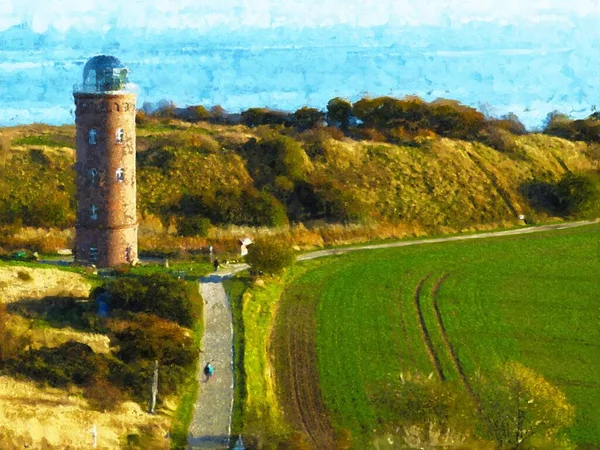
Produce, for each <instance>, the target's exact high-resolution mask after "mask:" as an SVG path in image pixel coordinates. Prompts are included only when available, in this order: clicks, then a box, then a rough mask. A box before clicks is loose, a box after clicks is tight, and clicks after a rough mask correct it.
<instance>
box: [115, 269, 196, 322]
mask: <svg viewBox="0 0 600 450" xmlns="http://www.w3.org/2000/svg"><path fill="white" fill-rule="evenodd" d="M107 290H108V292H109V294H110V295H109V299H108V306H109V308H110V309H123V310H127V311H133V312H145V313H149V314H156V315H157V316H159V317H162V318H164V319H167V320H172V321H174V322H177V323H178V324H180V325H182V326H184V327H188V328H191V327H192V325H193V323H194V314H193V306H192V303H191V301H190V299H189V296H188V292H187V289H186V286H185V283H182V282H181V281H178V280H176V279H175V278H173V277H171V276H170V275H167V274H164V273H156V274H151V275H142V276H140V277H135V278H134V277H131V278H130V277H127V278H118V279H117V280H115V281H114V282H112V283H111V284H109V285H108V286H107Z"/></svg>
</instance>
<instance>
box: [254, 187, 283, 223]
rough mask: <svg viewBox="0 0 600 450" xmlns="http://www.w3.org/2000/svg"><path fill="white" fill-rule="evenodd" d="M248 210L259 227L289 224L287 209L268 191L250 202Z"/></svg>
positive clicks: (260, 193) (262, 192) (259, 194)
mask: <svg viewBox="0 0 600 450" xmlns="http://www.w3.org/2000/svg"><path fill="white" fill-rule="evenodd" d="M247 208H248V210H249V214H250V215H251V217H254V219H255V223H256V224H257V225H262V226H267V227H279V226H283V225H288V224H289V222H288V218H287V214H286V211H285V207H284V206H283V205H282V204H281V202H279V200H277V199H276V198H275V197H273V195H271V194H269V193H268V192H266V191H261V192H259V193H258V196H257V198H256V199H255V200H253V201H251V202H248V205H247Z"/></svg>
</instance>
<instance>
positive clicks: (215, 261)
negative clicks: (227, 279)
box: [213, 259, 220, 272]
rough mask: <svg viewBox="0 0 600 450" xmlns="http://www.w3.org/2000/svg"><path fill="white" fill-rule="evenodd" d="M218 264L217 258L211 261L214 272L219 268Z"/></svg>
mask: <svg viewBox="0 0 600 450" xmlns="http://www.w3.org/2000/svg"><path fill="white" fill-rule="evenodd" d="M219 264H220V263H219V260H218V259H215V260H214V261H213V266H214V267H215V272H216V271H217V270H219Z"/></svg>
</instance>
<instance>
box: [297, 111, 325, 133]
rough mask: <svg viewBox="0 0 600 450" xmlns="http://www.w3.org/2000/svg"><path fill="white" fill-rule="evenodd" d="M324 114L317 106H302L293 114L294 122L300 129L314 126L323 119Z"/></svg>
mask: <svg viewBox="0 0 600 450" xmlns="http://www.w3.org/2000/svg"><path fill="white" fill-rule="evenodd" d="M323 116H324V114H323V113H322V112H321V111H319V110H318V109H317V108H308V107H306V106H304V107H302V108H300V109H299V110H297V111H296V112H295V113H294V114H293V120H294V124H295V125H296V127H297V128H298V129H299V130H300V131H304V130H308V129H310V128H314V127H315V126H316V125H318V124H319V123H320V122H321V121H322V120H323Z"/></svg>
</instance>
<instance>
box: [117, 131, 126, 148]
mask: <svg viewBox="0 0 600 450" xmlns="http://www.w3.org/2000/svg"><path fill="white" fill-rule="evenodd" d="M123 138H125V131H124V130H123V128H117V143H118V144H120V143H122V142H123Z"/></svg>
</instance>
